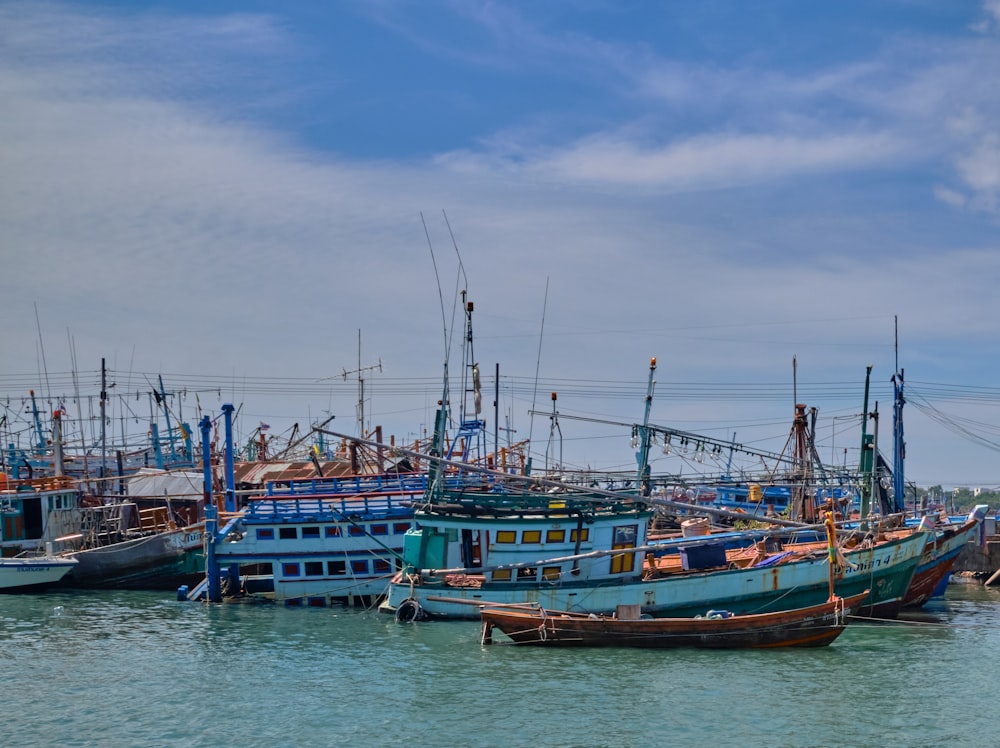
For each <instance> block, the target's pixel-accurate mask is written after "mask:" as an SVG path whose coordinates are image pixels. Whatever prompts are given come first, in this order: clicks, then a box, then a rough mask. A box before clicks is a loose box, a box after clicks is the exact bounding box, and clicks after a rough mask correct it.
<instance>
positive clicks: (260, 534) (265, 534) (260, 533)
mask: <svg viewBox="0 0 1000 748" xmlns="http://www.w3.org/2000/svg"><path fill="white" fill-rule="evenodd" d="M257 540H274V528H273V527H258V528H257Z"/></svg>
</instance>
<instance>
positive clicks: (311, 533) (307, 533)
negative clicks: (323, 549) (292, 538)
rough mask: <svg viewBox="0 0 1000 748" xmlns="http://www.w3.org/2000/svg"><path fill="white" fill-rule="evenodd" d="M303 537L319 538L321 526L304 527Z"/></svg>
mask: <svg viewBox="0 0 1000 748" xmlns="http://www.w3.org/2000/svg"><path fill="white" fill-rule="evenodd" d="M302 537H303V538H318V537H319V528H318V527H315V526H314V527H303V528H302Z"/></svg>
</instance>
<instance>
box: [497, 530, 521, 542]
mask: <svg viewBox="0 0 1000 748" xmlns="http://www.w3.org/2000/svg"><path fill="white" fill-rule="evenodd" d="M497 542H498V543H515V542H517V533H516V532H515V531H514V530H497Z"/></svg>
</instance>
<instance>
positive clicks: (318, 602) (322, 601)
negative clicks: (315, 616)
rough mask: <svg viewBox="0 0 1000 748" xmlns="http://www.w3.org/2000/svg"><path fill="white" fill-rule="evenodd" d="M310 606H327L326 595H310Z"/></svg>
mask: <svg viewBox="0 0 1000 748" xmlns="http://www.w3.org/2000/svg"><path fill="white" fill-rule="evenodd" d="M309 607H310V608H325V607H326V598H325V597H310V598H309Z"/></svg>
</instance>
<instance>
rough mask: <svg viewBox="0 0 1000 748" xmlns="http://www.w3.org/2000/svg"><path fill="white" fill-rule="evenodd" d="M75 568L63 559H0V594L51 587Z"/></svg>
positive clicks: (70, 561)
mask: <svg viewBox="0 0 1000 748" xmlns="http://www.w3.org/2000/svg"><path fill="white" fill-rule="evenodd" d="M75 566H76V561H74V560H72V559H65V558H49V557H36V558H5V559H0V592H33V591H36V590H43V589H46V588H48V587H52V586H53V585H56V584H58V583H59V581H60V580H61V579H62V578H63V577H65V576H66V574H68V573H69V571H70V570H71V569H72V568H73V567H75Z"/></svg>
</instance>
